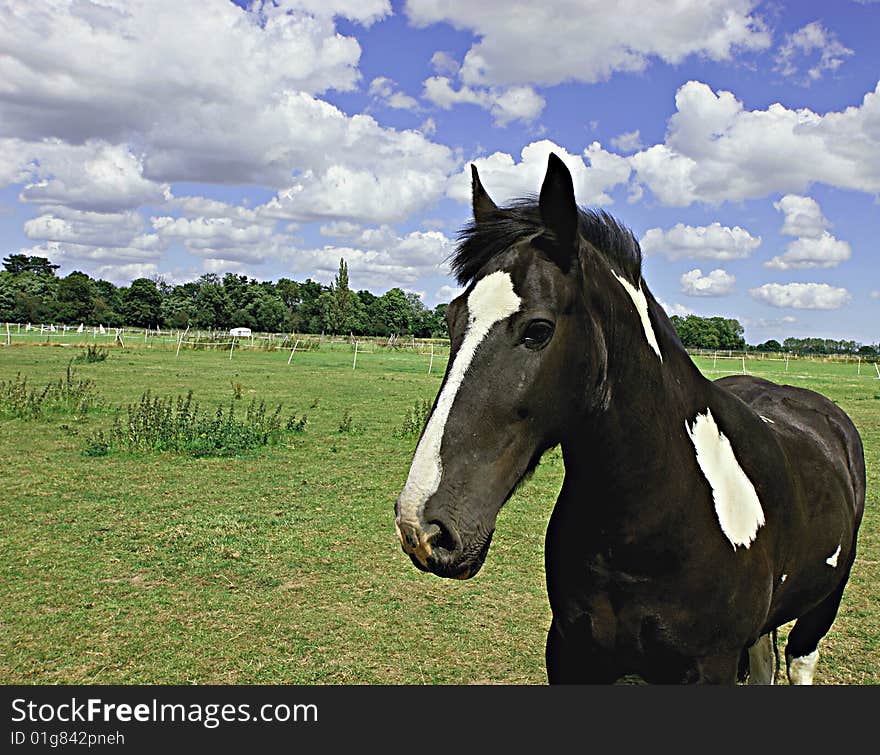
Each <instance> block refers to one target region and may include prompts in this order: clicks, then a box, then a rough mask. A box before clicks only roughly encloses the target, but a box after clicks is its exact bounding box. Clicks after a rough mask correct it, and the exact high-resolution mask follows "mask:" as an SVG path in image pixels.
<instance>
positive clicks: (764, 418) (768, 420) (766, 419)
mask: <svg viewBox="0 0 880 755" xmlns="http://www.w3.org/2000/svg"><path fill="white" fill-rule="evenodd" d="M758 416H759V417H760V418H761V419H762V420H764V422H769V423H770V424H771V425H775V424H776V423H775V422H774V421H773V420H772V419H770V418H769V417H765V416H764V415H763V414H759V415H758Z"/></svg>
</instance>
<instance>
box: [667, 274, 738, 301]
mask: <svg viewBox="0 0 880 755" xmlns="http://www.w3.org/2000/svg"><path fill="white" fill-rule="evenodd" d="M680 283H681V292H682V293H683V294H685V295H687V296H726V295H727V294H729V293H730V292H731V290H732V289H733V284H734V283H736V278H735V277H734V276H733V275H731V274H730V273H728V272H726V271H725V270H721V269H720V268H719V269H717V270H712V271H711V272H710V273H708V274H707V275H703V271H702V270H700V268H695V269H694V270H689V271H688V272H686V273H685V274H684V275H682V276H681V279H680Z"/></svg>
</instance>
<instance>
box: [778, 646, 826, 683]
mask: <svg viewBox="0 0 880 755" xmlns="http://www.w3.org/2000/svg"><path fill="white" fill-rule="evenodd" d="M818 662H819V651H818V650H814V651H813V652H812V653H810V654H809V655H804V656H801V657H800V658H789V659H788V664H787V669H786V670H787V671H788V683H789V684H812V683H813V674H815V673H816V664H817V663H818Z"/></svg>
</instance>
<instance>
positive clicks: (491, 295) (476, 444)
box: [395, 155, 865, 684]
mask: <svg viewBox="0 0 880 755" xmlns="http://www.w3.org/2000/svg"><path fill="white" fill-rule="evenodd" d="M473 211H474V220H473V223H472V224H470V225H469V226H468V227H467V228H466V229H464V230H463V231H462V234H461V243H460V245H459V247H458V249H457V251H456V253H455V256H454V258H453V268H454V270H455V273H456V274H457V276H458V279H459V281H460V282H461V283H462V284H463V285H465V284H466V285H467V288H466V290H465V292H464V293H463V294H462V295H461V296H459V297H458V298H457V299H456V300H455V301H453V302H452V303H451V304H450V305H449V308H448V310H447V320H448V324H449V333H450V337H451V342H452V349H451V354H450V359H449V364H448V367H447V371H446V375H445V378H444V381H443V384H442V387H441V389H440V392H439V394H438V396H437V399H436V402H435V404H434V407H433V411H432V413H431V416H430V417H429V419H428V422H427V424H426V426H425V429H424V431H423V433H422V436H421V438H420V440H419V443H418V446H417V448H416V451H415V455H414V458H413V461H412V467H411V469H410V472H409V476H408V478H407V480H406V484H405V486H404V488H403V490H402V492H401V493H400V496H399V497H398V499H397V503H396V507H395V513H396V526H397V533H398V536H399V538H400V542H401V544H402V546H403V549H404V551H405V552H406V553H408V554H409V555H410V557H411V558H412V561H413V563H414V564H415V565H416V566H417V567H419V568H420V569H422V570H426V571H431V572H433V573H434V574H437V575H439V576H442V577H454V578H459V579H467V578H468V577H472V576H473V575H474V574H476V573H477V572H478V571H479V569H480V567H481V565H482V563H483V560H484V559H485V557H486V554H487V551H488V549H489V543H490V541H491V538H492V533H493V532H494V529H495V521H496V517H497V514H498V511H499V510H500V509H501V507H502V506H503V505H504V503H505V502H506V501H507V500H508V498H509V497H510V496H511V494H512V493H513V491H514V489H515V488H516V487H517V485H518V484H519V483H520V481H522V480H523V478H524V477H525V476H526V475H527V473H528V472H529V471H531V470H532V469H533V468H534V467H535V465H536V464H537V462H538V460H539V458H540V457H541V454H542V453H543V452H544V451H545V450H547V449H548V448H551V447H552V446H555V445H556V444H560V445H561V448H562V453H563V458H564V461H565V479H564V482H563V485H562V490H561V492H560V494H559V498H558V500H557V502H556V506H555V508H554V510H553V514H552V516H551V518H550V524H549V527H548V531H547V538H546V551H545V564H546V577H547V589H548V593H549V599H550V606H551V608H552V613H553V621H552V624H551V627H550V629H549V633H548V637H547V647H546V659H547V672H548V677H549V680H550V682H551V683H558V682H569V683H600V682H613V681H615V680H617V679H619V678H620V677H621V676H624V675H633V674H635V675H640V676H641V677H642V678H643V679H645V680H646V681H649V682H658V683H678V682H715V683H734V682H735V681H737V679H738V678H742V673H741V669H742V667H743V666H744V664H743V666H741V662H742V661H745V660H746V659H747V661H748V664H749V666H748V668H749V672H748V673H749V679H750V681H751V682H764V683H772V681H773V677H774V672H773V663H772V661H773V655H774V652H775V646H774V644H773V642H772V641H771V633H773V632H774V630H775V629H776V628H777V627H778V626H780V625H781V624H784V623H786V622H789V621H792V620H794V619H797V621H796V623H795V624H794V626H793V628H792V631H791V632H790V635H789V638H788V643H787V646H786V661H787V671H788V677H789V680H790V682H791V683H799V684H807V683H810V682H811V681H812V677H813V672H814V669H815V667H816V661H817V659H818V651H817V647H818V644H819V641H820V639H821V638H822V637H823V636H824V635H825V634H826V632H828V630H829V628H830V627H831V624H832V622H833V621H834V618H835V616H836V614H837V610H838V606H839V604H840V600H841V596H842V593H843V590H844V587H845V585H846V583H847V579H848V577H849V573H850V568H851V566H852V563H853V559H854V558H855V554H856V536H857V531H858V527H859V523H860V521H861V518H862V511H863V509H864V500H865V462H864V453H863V449H862V444H861V440H860V438H859V434H858V432H857V431H856V429H855V427H854V426H853V423H852V422H851V421H850V419H849V418H848V417H847V416H846V415H845V414H844V413H843V412H842V411H841V410H840V409H839V408H838V407H837V406H835V405H834V404H833V403H832V402H831V401H829V400H827V399H826V398H824V397H822V396H820V395H818V394H816V393H814V392H812V391H808V390H803V389H800V388H795V387H791V386H782V385H776V384H773V383H771V382H768V381H766V380H761V379H759V378H754V377H748V376H737V377H729V378H724V379H721V380H717V381H714V382H713V381H710V380H707V379H706V378H704V377H703V376H702V375H701V374H700V372H699V371H698V370H697V368H696V367H695V365H694V364H693V362H692V361H691V359H690V357H689V356H688V354H687V353H686V351H685V349H684V348H683V346H682V344H681V342H680V341H679V339H678V337H677V335H676V333H675V330H674V329H673V327H672V325H671V324H670V322H669V319H668V318H667V316H666V314H665V313H664V311H663V309H662V308H661V307H660V305H659V304H658V303H657V301H656V300H655V299H654V297H653V296H652V295H651V292H650V291H649V290H648V288H647V287H646V285H645V282H644V280H643V279H642V276H641V253H640V250H639V246H638V243H637V242H636V240H635V239H634V237H633V235H632V233H631V232H629V231H628V230H626V229H624V228H623V227H622V226H620V225H619V224H618V223H617V222H616V221H615V220H614V219H612V218H611V217H609V216H608V215H606V214H604V213H596V212H587V211H584V210H582V209H579V208H578V206H577V205H576V202H575V196H574V189H573V185H572V180H571V175H570V173H569V172H568V169H567V168H566V167H565V165H564V164H563V163H562V161H561V160H560V159H559V158H557V157H556V156H555V155H551V156H550V158H549V162H548V167H547V173H546V176H545V178H544V181H543V185H542V187H541V192H540V197H539V199H538V200H537V201H534V200H521V201H519V202H516V203H514V204H512V205H511V206H509V207H505V208H499V207H497V206H496V205H495V203H494V202H493V201H492V200H491V199H490V197H489V196H488V194H487V193H486V192H485V190H484V189H483V187H482V185H481V184H480V180H479V176H478V175H477V171H476V169H473ZM738 672H739V675H738Z"/></svg>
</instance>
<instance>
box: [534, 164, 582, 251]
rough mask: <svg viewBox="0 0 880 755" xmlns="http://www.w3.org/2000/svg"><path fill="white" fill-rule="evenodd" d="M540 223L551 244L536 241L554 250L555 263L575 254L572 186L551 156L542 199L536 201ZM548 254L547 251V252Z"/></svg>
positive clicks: (575, 212)
mask: <svg viewBox="0 0 880 755" xmlns="http://www.w3.org/2000/svg"><path fill="white" fill-rule="evenodd" d="M538 207H539V208H540V210H541V220H542V221H543V223H544V227H545V228H546V229H547V230H548V231H550V232H551V233H552V234H553V237H554V238H553V241H555V243H553V244H551V243H550V241H551V240H550V239H545V238H543V237H542V238H539V241H543V242H545V243H541V244H540V246H541V247H542V248H545V249H547V247H549V246H553V247H555V249H554V250H553V251H554V252H555V254H554V255H553V256H554V259H556V260H557V261H559V262H561V261H562V259H561V258H566V259H567V258H570V257H571V256H572V255H573V254H574V253H575V251H576V250H575V244H576V241H577V236H578V222H579V221H578V207H577V202H576V201H575V198H574V183H573V182H572V180H571V173H570V172H569V170H568V168H567V167H566V165H565V163H564V162H562V160H560V159H559V158H558V157H557V156H556V155H555V154H554V153H553V152H551V153H550V157H549V158H548V160H547V173H546V175H545V176H544V183H543V184H542V185H541V196H540V198H539V200H538ZM547 250H548V251H550V250H549V249H547Z"/></svg>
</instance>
